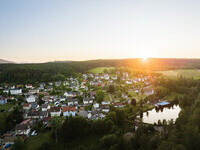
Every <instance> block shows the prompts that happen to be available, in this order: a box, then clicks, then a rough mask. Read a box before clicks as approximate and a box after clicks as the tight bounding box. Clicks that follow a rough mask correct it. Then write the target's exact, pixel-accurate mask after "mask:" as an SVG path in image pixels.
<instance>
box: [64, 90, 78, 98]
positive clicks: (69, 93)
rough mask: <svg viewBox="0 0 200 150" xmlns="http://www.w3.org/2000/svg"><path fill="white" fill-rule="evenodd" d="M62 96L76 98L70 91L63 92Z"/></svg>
mask: <svg viewBox="0 0 200 150" xmlns="http://www.w3.org/2000/svg"><path fill="white" fill-rule="evenodd" d="M64 95H65V96H66V97H76V96H77V95H76V93H75V92H71V91H70V92H65V93H64Z"/></svg>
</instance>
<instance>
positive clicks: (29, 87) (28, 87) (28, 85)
mask: <svg viewBox="0 0 200 150" xmlns="http://www.w3.org/2000/svg"><path fill="white" fill-rule="evenodd" d="M25 87H26V88H27V89H32V88H33V86H32V84H26V85H25Z"/></svg>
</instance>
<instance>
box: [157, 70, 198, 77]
mask: <svg viewBox="0 0 200 150" xmlns="http://www.w3.org/2000/svg"><path fill="white" fill-rule="evenodd" d="M157 73H161V74H163V75H165V76H168V77H180V76H182V77H188V78H194V79H196V80H198V79H200V70H197V69H179V70H168V71H157Z"/></svg>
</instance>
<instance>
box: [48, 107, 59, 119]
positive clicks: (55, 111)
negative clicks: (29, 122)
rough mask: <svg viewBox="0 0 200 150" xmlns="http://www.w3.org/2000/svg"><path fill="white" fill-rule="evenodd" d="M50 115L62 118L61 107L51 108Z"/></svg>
mask: <svg viewBox="0 0 200 150" xmlns="http://www.w3.org/2000/svg"><path fill="white" fill-rule="evenodd" d="M50 114H51V116H52V117H53V116H60V114H61V109H60V108H59V107H51V109H50Z"/></svg>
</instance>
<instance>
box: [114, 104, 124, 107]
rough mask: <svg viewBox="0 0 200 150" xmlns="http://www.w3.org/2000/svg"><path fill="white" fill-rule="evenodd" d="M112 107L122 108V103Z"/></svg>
mask: <svg viewBox="0 0 200 150" xmlns="http://www.w3.org/2000/svg"><path fill="white" fill-rule="evenodd" d="M113 105H114V107H116V108H123V107H124V105H123V104H122V103H113Z"/></svg>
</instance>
